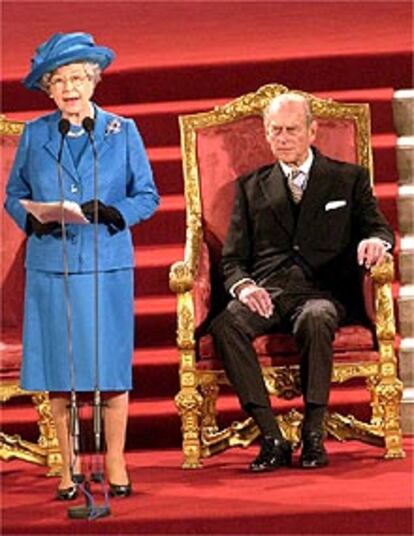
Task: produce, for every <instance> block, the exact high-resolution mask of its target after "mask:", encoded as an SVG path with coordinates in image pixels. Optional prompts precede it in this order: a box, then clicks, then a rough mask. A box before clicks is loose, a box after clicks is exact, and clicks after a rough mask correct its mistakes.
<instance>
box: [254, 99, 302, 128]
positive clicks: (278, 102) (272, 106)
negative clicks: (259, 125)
mask: <svg viewBox="0 0 414 536" xmlns="http://www.w3.org/2000/svg"><path fill="white" fill-rule="evenodd" d="M290 102H294V103H298V104H301V105H302V106H303V110H304V112H305V118H306V124H307V126H309V125H310V124H311V123H312V120H313V116H312V110H311V107H310V104H309V101H308V99H307V98H306V97H304V96H303V95H300V94H299V93H293V92H289V93H282V94H281V95H278V96H277V97H274V98H273V99H272V100H271V101H270V102H269V104H268V105H267V106H266V108H265V109H264V111H263V121H264V124H265V127H267V124H268V122H269V114H270V112H271V111H274V110H277V109H279V108H281V107H282V106H283V105H284V104H288V103H290Z"/></svg>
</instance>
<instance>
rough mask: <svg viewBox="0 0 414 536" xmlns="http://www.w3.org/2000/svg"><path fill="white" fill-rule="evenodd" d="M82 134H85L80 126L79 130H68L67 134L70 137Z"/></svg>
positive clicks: (77, 136)
mask: <svg viewBox="0 0 414 536" xmlns="http://www.w3.org/2000/svg"><path fill="white" fill-rule="evenodd" d="M83 134H85V129H83V128H81V129H80V130H77V131H76V130H75V131H74V130H69V132H68V134H67V135H68V136H69V137H70V138H79V136H82V135H83Z"/></svg>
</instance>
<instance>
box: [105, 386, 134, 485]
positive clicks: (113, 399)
mask: <svg viewBox="0 0 414 536" xmlns="http://www.w3.org/2000/svg"><path fill="white" fill-rule="evenodd" d="M127 421H128V391H125V392H123V393H116V394H110V395H107V396H106V397H105V409H104V426H105V441H106V456H105V465H106V473H107V477H108V481H109V482H110V483H111V484H116V485H126V484H128V483H129V479H128V473H127V470H126V464H125V458H124V449H125V439H126V428H127Z"/></svg>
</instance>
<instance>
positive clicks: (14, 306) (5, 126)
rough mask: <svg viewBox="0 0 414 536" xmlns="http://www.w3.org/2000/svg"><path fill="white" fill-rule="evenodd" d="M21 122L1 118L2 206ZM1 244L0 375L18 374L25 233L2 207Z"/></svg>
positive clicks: (0, 220) (0, 196)
mask: <svg viewBox="0 0 414 536" xmlns="http://www.w3.org/2000/svg"><path fill="white" fill-rule="evenodd" d="M22 126H23V125H22V124H20V123H13V122H9V121H5V120H4V119H3V118H0V146H1V156H2V158H1V188H0V203H1V207H3V204H4V200H5V189H6V184H7V180H8V176H9V173H10V169H11V166H12V164H13V160H14V155H15V153H16V149H17V145H18V142H19V134H20V133H21V130H22ZM0 218H1V219H0V222H1V228H0V232H1V245H0V258H1V267H0V285H1V287H0V288H1V358H0V359H1V361H0V377H1V378H8V379H9V378H13V377H17V376H18V374H19V371H20V362H21V326H22V317H23V294H24V242H25V235H24V233H23V232H22V231H21V230H20V229H19V228H18V227H17V226H16V224H15V223H14V221H12V219H11V218H10V217H9V215H8V214H7V213H6V212H5V210H4V209H3V208H2V210H1V217H0Z"/></svg>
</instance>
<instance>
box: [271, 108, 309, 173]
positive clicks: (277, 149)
mask: <svg viewBox="0 0 414 536" xmlns="http://www.w3.org/2000/svg"><path fill="white" fill-rule="evenodd" d="M315 135H316V122H315V121H312V122H311V123H310V125H308V124H307V120H306V113H305V108H304V106H303V104H302V103H300V102H284V103H282V104H279V105H276V106H273V107H271V108H270V110H269V112H268V116H267V120H266V139H267V141H268V143H269V144H270V147H271V149H272V152H273V154H274V155H275V157H276V158H277V159H278V160H281V161H282V162H284V163H286V164H289V165H293V166H300V165H301V164H302V163H303V162H304V161H305V160H306V158H307V156H308V149H309V147H310V145H311V144H312V142H313V141H314V139H315Z"/></svg>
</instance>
